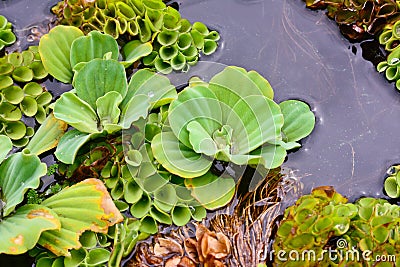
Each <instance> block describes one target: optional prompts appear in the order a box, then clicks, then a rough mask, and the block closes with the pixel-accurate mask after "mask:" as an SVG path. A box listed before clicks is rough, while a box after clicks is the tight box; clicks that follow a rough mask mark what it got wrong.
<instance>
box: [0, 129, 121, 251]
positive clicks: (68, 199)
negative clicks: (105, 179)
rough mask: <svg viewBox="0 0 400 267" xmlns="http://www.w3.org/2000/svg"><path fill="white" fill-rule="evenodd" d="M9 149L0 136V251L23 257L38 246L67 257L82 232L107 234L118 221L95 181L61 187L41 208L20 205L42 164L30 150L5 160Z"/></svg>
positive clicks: (37, 180) (35, 183)
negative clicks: (22, 255)
mask: <svg viewBox="0 0 400 267" xmlns="http://www.w3.org/2000/svg"><path fill="white" fill-rule="evenodd" d="M11 148H12V143H11V140H10V139H9V138H8V137H6V136H0V163H1V164H0V192H1V195H0V197H1V198H0V203H1V205H0V235H1V237H2V242H1V244H0V253H7V254H22V253H25V252H26V251H27V250H29V249H32V248H33V247H34V246H35V245H36V243H38V244H40V245H41V246H43V247H46V248H47V249H48V250H50V251H51V252H52V253H54V254H56V255H64V256H69V255H70V254H69V250H71V249H73V248H75V249H76V248H79V247H81V243H80V242H79V240H78V239H79V236H80V234H81V233H82V232H84V231H85V230H92V231H95V232H107V230H108V227H109V226H111V225H114V224H115V223H118V222H120V221H121V220H122V216H121V214H120V212H119V211H118V209H117V208H116V207H115V205H114V203H113V202H112V201H111V200H110V197H109V195H108V193H107V191H106V189H105V187H104V185H103V184H102V183H101V182H100V181H98V180H96V179H88V180H85V181H83V182H81V183H78V184H75V185H73V186H71V187H69V188H65V189H64V190H62V191H60V192H59V193H57V194H55V195H53V196H51V197H49V198H47V199H46V200H44V201H42V202H41V203H40V204H25V205H21V203H22V202H23V201H24V195H25V193H26V192H27V191H28V189H36V188H37V187H38V186H39V184H40V178H41V177H42V176H44V175H45V174H46V165H45V164H44V163H41V162H40V159H39V158H38V156H36V155H34V154H31V153H30V151H29V150H24V151H22V152H18V153H14V154H12V155H11V156H9V157H8V158H7V159H5V158H6V156H7V154H8V152H9V151H10V150H11ZM82 203H85V205H82ZM81 212H82V213H85V217H82V216H81ZM72 221H73V222H74V223H72V224H71V222H72Z"/></svg>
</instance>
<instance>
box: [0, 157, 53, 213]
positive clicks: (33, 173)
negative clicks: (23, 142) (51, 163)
mask: <svg viewBox="0 0 400 267" xmlns="http://www.w3.org/2000/svg"><path fill="white" fill-rule="evenodd" d="M46 170H47V168H46V164H44V163H41V162H40V159H39V158H38V157H37V156H36V155H32V154H29V151H27V150H24V151H23V152H19V153H15V154H13V155H11V156H10V157H8V158H7V159H6V160H5V161H4V162H3V163H2V164H1V165H0V188H1V189H2V200H3V202H5V206H4V207H3V216H7V215H9V214H10V213H11V212H12V211H14V208H15V207H16V206H17V205H18V204H19V203H21V202H22V200H23V199H24V194H25V192H26V191H28V189H29V188H33V189H35V188H37V187H38V186H39V183H40V177H42V176H44V175H45V174H46Z"/></svg>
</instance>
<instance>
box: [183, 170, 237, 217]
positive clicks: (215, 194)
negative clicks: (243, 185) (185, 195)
mask: <svg viewBox="0 0 400 267" xmlns="http://www.w3.org/2000/svg"><path fill="white" fill-rule="evenodd" d="M185 185H186V187H188V188H190V190H191V191H192V196H193V197H194V198H195V199H196V200H197V201H199V203H200V204H201V205H202V206H203V207H205V208H206V209H209V210H215V209H218V208H221V207H223V206H225V205H226V204H228V203H229V202H230V201H231V200H232V198H233V196H234V195H235V186H236V184H235V180H233V178H223V177H218V176H216V175H214V174H212V173H210V172H208V173H206V174H205V175H203V176H201V177H196V178H193V179H185Z"/></svg>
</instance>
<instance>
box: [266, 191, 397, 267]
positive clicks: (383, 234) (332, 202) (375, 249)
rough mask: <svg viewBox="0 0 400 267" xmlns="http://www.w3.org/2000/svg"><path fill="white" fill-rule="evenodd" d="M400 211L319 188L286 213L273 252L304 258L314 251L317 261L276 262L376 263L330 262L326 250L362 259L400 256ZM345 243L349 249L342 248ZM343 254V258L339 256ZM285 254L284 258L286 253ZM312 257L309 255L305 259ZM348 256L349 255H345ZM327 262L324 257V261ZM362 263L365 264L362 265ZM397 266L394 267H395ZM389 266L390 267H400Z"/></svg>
mask: <svg viewBox="0 0 400 267" xmlns="http://www.w3.org/2000/svg"><path fill="white" fill-rule="evenodd" d="M399 212H400V207H399V206H397V205H391V204H389V203H388V202H387V201H385V200H382V199H374V198H361V199H359V200H358V201H357V202H356V203H354V204H352V203H347V199H346V198H344V197H343V196H341V195H340V194H338V193H337V192H335V190H334V189H333V188H332V187H319V188H316V189H314V190H313V192H312V194H311V195H306V196H303V197H301V198H300V199H299V200H298V201H297V202H296V204H295V205H294V206H291V207H289V208H288V209H286V211H285V215H284V219H283V220H282V221H281V223H280V226H279V229H278V231H277V234H276V239H275V243H274V245H273V247H274V251H285V252H286V256H287V255H289V252H290V251H293V250H295V251H296V252H297V253H298V254H299V255H304V253H305V252H307V251H313V253H315V255H316V256H315V258H314V259H313V258H312V257H303V258H300V259H301V260H300V261H296V262H290V261H286V262H282V261H281V259H280V258H279V257H276V258H275V261H274V265H275V266H321V264H322V265H324V266H325V265H326V266H331V265H334V266H349V264H358V265H356V266H373V264H374V262H373V261H368V259H363V258H361V259H359V260H358V262H357V258H352V257H336V258H335V257H329V256H328V255H324V253H323V250H326V249H327V248H330V249H331V250H335V251H337V252H338V251H339V252H340V251H342V252H343V253H346V251H348V250H354V251H356V252H358V253H359V255H362V254H363V253H366V251H370V252H371V254H370V255H371V259H375V258H376V255H396V256H398V254H399V251H400V250H399V247H400V240H399V236H398V229H399V225H400V221H399V219H398V218H399V217H398V216H399ZM337 240H341V241H342V242H343V241H344V240H345V243H346V244H345V246H343V244H342V243H339V242H338V243H337V244H336V241H337ZM339 252H338V253H339ZM281 255H282V254H281ZM306 255H307V254H306ZM342 255H345V254H342ZM321 257H322V258H321ZM360 264H361V265H360ZM393 264H394V265H393ZM396 264H399V262H397V263H390V264H389V265H388V266H397V265H396Z"/></svg>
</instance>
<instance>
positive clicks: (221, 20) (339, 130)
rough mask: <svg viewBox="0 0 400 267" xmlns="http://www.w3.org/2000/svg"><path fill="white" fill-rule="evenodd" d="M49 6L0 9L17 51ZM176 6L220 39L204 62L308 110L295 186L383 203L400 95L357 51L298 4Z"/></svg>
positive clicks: (233, 1)
mask: <svg viewBox="0 0 400 267" xmlns="http://www.w3.org/2000/svg"><path fill="white" fill-rule="evenodd" d="M56 2H57V1H44V0H14V1H13V0H7V1H1V2H0V14H3V15H6V17H7V18H8V19H9V20H10V21H11V22H12V23H13V24H14V25H15V28H16V31H17V34H18V36H19V37H21V39H22V46H24V45H25V44H26V43H25V39H23V38H22V36H24V35H26V33H27V31H29V29H30V28H31V27H32V26H35V25H41V24H42V23H43V22H46V21H48V20H49V18H50V17H51V16H50V12H49V9H50V7H51V6H52V5H54V4H55V3H56ZM179 2H180V12H181V14H182V17H185V18H188V19H189V20H190V21H192V22H194V21H202V22H204V23H205V24H207V25H208V26H209V27H211V28H214V29H216V30H218V31H219V32H220V34H221V36H222V45H221V47H220V49H219V50H218V51H217V53H215V54H214V55H212V56H210V57H204V58H203V60H207V61H214V62H219V63H222V64H226V65H237V66H241V67H244V68H246V69H248V70H250V69H254V70H256V71H258V72H260V73H261V74H262V75H264V76H265V77H267V78H268V80H269V81H270V83H271V85H272V87H273V88H274V90H275V94H276V100H277V101H278V102H280V101H282V100H286V99H290V98H294V99H301V100H304V101H306V102H308V103H309V104H310V105H311V106H312V109H313V111H314V112H315V114H316V116H317V120H318V121H317V125H316V128H315V130H314V132H313V133H312V134H311V136H310V137H308V138H307V139H305V140H304V141H303V147H302V148H301V149H300V150H299V151H297V152H296V153H291V154H290V155H289V157H288V160H287V162H286V163H285V164H284V168H286V169H293V170H295V173H296V175H297V176H298V177H302V180H301V181H302V182H303V183H304V185H305V188H304V189H305V190H304V192H305V193H309V192H310V190H311V189H312V188H313V187H315V186H319V185H334V186H335V187H336V188H337V190H338V191H339V192H340V193H342V194H344V195H346V196H348V197H349V198H350V199H352V200H354V199H355V198H358V197H360V196H377V197H382V196H383V192H382V187H383V176H384V173H385V170H386V169H387V168H388V167H389V166H390V165H391V164H393V163H396V162H400V159H399V156H400V138H399V137H398V136H399V135H400V123H399V122H398V121H400V93H398V92H397V91H396V90H395V88H394V86H393V84H389V83H388V82H387V81H386V80H385V78H384V77H383V76H382V75H381V74H379V73H377V72H376V71H375V68H374V66H373V65H372V63H370V62H368V61H366V60H364V59H363V58H362V51H361V47H360V45H359V44H354V45H353V44H350V43H349V42H348V40H346V39H345V38H343V37H342V36H341V35H340V33H339V31H338V29H337V26H336V25H335V23H334V22H333V21H331V20H329V19H328V18H327V17H326V16H325V14H324V13H323V12H314V11H310V10H307V9H306V8H305V4H304V2H302V1H301V0H181V1H179ZM193 71H196V68H193ZM55 88H57V87H55ZM55 93H57V92H55ZM58 93H60V92H58ZM0 266H3V265H2V264H1V262H0Z"/></svg>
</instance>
